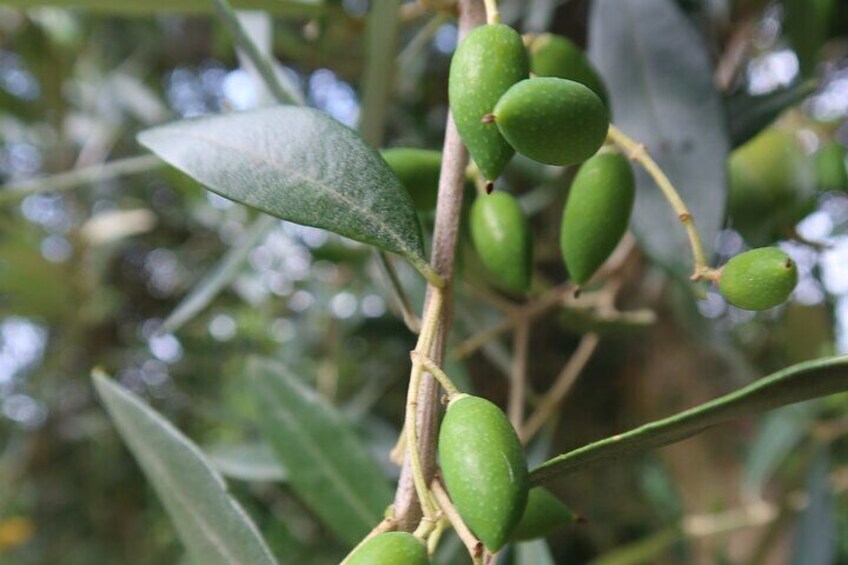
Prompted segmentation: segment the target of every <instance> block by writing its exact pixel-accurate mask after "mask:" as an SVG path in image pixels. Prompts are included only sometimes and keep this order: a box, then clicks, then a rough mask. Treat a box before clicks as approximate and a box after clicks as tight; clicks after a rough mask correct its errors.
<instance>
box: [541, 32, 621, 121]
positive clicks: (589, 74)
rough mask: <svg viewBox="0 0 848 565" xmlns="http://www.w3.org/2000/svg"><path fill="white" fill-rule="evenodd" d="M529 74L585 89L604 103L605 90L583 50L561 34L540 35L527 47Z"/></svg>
mask: <svg viewBox="0 0 848 565" xmlns="http://www.w3.org/2000/svg"><path fill="white" fill-rule="evenodd" d="M527 50H528V51H529V52H530V72H532V73H533V74H534V75H536V76H540V77H558V78H567V79H568V80H573V81H575V82H579V83H580V84H583V85H585V86H587V87H588V88H589V89H591V90H592V92H594V93H595V94H597V95H598V98H600V99H601V101H602V102H603V103H604V104H606V103H607V89H606V87H605V86H604V83H603V81H602V80H601V77H600V76H599V75H598V72H597V71H596V70H595V68H594V67H593V66H592V63H590V62H589V59H587V58H586V55H585V54H584V53H583V51H581V50H580V48H579V47H577V45H575V44H574V43H572V41H571V40H570V39H568V38H566V37H563V36H561V35H556V34H553V33H542V34H540V35H537V36H535V37H534V38H533V39H532V40H531V41H530V44H529V45H528V46H527Z"/></svg>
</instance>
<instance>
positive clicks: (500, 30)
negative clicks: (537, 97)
mask: <svg viewBox="0 0 848 565" xmlns="http://www.w3.org/2000/svg"><path fill="white" fill-rule="evenodd" d="M529 74H530V63H529V61H528V60H527V50H526V49H525V48H524V42H523V41H522V39H521V36H520V35H519V34H518V32H516V31H515V30H514V29H512V28H511V27H509V26H507V25H503V24H490V25H484V26H480V27H478V28H475V29H474V30H473V31H472V32H471V33H469V34H468V36H467V37H466V38H465V39H464V40H463V41H462V43H460V45H459V47H458V48H457V50H456V53H454V56H453V60H452V61H451V68H450V77H449V79H448V98H449V99H450V107H451V110H452V111H453V118H454V121H455V122H456V128H457V130H458V131H459V135H460V136H461V137H462V141H463V142H465V145H466V147H468V153H469V154H470V155H471V158H472V159H473V160H474V163H475V164H476V165H477V168H479V169H480V172H481V173H483V176H484V177H486V178H487V179H489V180H491V181H494V180H495V179H496V178H498V177H499V176H500V174H501V173H502V172H503V169H504V167H506V164H507V163H508V162H509V160H510V159H511V158H512V156H513V155H514V154H515V151H514V150H513V148H512V147H510V145H509V144H508V143H507V142H506V140H505V139H504V138H503V137H502V136H501V134H500V132H499V131H498V128H497V126H495V125H494V124H492V123H491V121H489V120H485V121H484V119H483V118H484V116H487V115H488V114H490V113H491V112H492V110H493V109H494V108H495V104H497V102H498V100H499V99H500V97H501V95H503V93H504V92H506V91H507V90H508V89H509V87H510V86H512V85H513V84H515V83H516V82H518V81H520V80H522V79H525V78H527V76H528V75H529Z"/></svg>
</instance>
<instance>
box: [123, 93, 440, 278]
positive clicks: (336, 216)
mask: <svg viewBox="0 0 848 565" xmlns="http://www.w3.org/2000/svg"><path fill="white" fill-rule="evenodd" d="M138 139H139V141H140V142H141V143H142V144H143V145H145V146H146V147H148V148H149V149H150V150H152V151H153V152H154V153H156V154H157V155H159V157H161V158H162V159H163V160H164V161H166V162H167V163H170V164H171V165H173V166H174V167H176V168H178V169H180V170H181V171H183V172H184V173H186V174H188V175H189V176H191V177H193V178H194V179H196V180H197V181H199V182H200V183H202V184H204V185H205V186H206V187H207V188H209V189H210V190H212V191H214V192H216V193H218V194H220V195H221V196H224V197H226V198H229V199H231V200H235V201H236V202H241V203H242V204H246V205H248V206H252V207H254V208H256V209H258V210H261V211H263V212H265V213H267V214H271V215H272V216H276V217H278V218H282V219H283V220H288V221H291V222H295V223H297V224H304V225H308V226H315V227H319V228H324V229H328V230H330V231H333V232H336V233H338V234H341V235H344V236H346V237H349V238H351V239H355V240H358V241H362V242H365V243H370V244H372V245H375V246H377V247H379V248H381V249H384V250H386V251H391V252H394V253H399V254H401V255H403V256H405V257H406V258H407V259H409V260H410V261H411V262H412V263H413V264H414V265H415V266H416V267H418V268H419V270H421V268H422V266H424V265H426V261H425V260H424V251H423V241H422V239H421V233H420V229H419V224H418V219H417V217H416V215H415V210H414V209H413V207H412V201H411V200H410V199H409V195H408V194H407V192H406V189H404V187H403V185H402V184H401V183H400V181H399V180H398V178H397V177H396V176H395V174H394V173H393V172H392V170H391V169H390V168H389V166H388V165H387V164H386V162H385V161H383V159H382V158H381V157H380V155H379V153H378V152H377V151H376V150H374V149H372V148H370V147H368V146H367V145H366V144H365V143H364V142H363V141H362V139H361V138H360V137H359V135H358V134H357V133H355V132H354V131H353V130H351V129H350V128H348V127H345V126H343V125H342V124H340V123H339V122H337V121H335V120H333V119H332V118H330V117H329V116H327V115H326V114H323V113H321V112H319V111H317V110H314V109H311V108H302V107H296V106H277V107H273V108H263V109H261V110H253V111H250V112H241V113H234V114H226V115H221V116H213V117H206V118H199V119H194V120H185V121H180V122H175V123H172V124H167V125H164V126H160V127H156V128H153V129H149V130H146V131H143V132H141V133H140V134H139V136H138Z"/></svg>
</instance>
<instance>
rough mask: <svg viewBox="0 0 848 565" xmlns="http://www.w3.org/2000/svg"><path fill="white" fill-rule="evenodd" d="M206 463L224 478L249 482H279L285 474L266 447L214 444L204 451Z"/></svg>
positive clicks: (250, 444)
mask: <svg viewBox="0 0 848 565" xmlns="http://www.w3.org/2000/svg"><path fill="white" fill-rule="evenodd" d="M203 451H204V452H205V453H206V457H207V459H209V462H210V463H211V464H212V466H213V467H215V469H217V470H218V472H220V473H221V474H222V475H224V476H225V477H229V478H231V479H237V480H239V481H248V482H262V483H267V482H281V481H284V480H286V470H285V468H284V467H283V466H282V465H281V464H280V461H279V460H278V459H277V456H276V454H275V453H274V450H273V449H271V446H269V445H268V444H266V443H260V442H254V443H235V444H227V443H221V444H213V445H207V446H205V447H204V448H203Z"/></svg>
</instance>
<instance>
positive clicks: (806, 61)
mask: <svg viewBox="0 0 848 565" xmlns="http://www.w3.org/2000/svg"><path fill="white" fill-rule="evenodd" d="M782 4H783V9H784V10H785V13H784V17H783V27H784V31H785V34H786V37H787V38H788V39H789V43H790V45H791V46H792V49H794V50H795V53H796V54H797V55H798V63H799V65H800V70H801V75H802V76H805V77H808V76H812V75H813V74H814V72H815V69H816V63H817V62H818V53H819V50H820V49H821V48H822V46H823V45H824V43H825V41H826V40H827V35H828V33H827V32H828V28H829V27H830V25H831V23H832V22H833V18H834V17H835V16H836V4H837V0H783V3H782Z"/></svg>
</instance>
